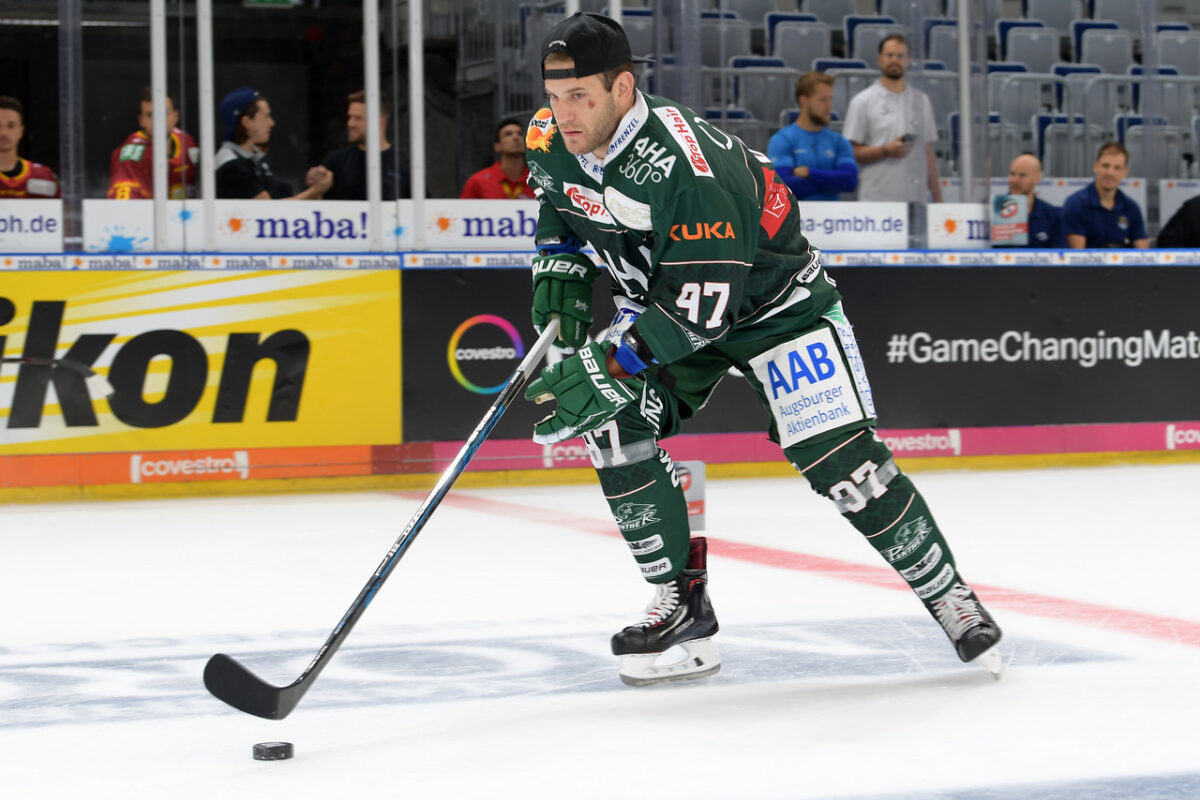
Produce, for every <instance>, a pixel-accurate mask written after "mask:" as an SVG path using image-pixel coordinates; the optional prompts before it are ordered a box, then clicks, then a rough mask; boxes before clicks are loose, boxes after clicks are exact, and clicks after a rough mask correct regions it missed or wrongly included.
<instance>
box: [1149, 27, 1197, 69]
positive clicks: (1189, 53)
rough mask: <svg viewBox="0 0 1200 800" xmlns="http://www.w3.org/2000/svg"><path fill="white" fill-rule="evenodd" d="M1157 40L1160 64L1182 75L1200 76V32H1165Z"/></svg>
mask: <svg viewBox="0 0 1200 800" xmlns="http://www.w3.org/2000/svg"><path fill="white" fill-rule="evenodd" d="M1157 40H1158V63H1159V64H1161V65H1163V66H1167V65H1169V66H1172V67H1175V68H1177V69H1178V70H1179V73H1180V74H1181V75H1200V32H1185V31H1164V32H1162V33H1160V34H1158V37H1157Z"/></svg>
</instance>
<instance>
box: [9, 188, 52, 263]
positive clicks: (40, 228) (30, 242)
mask: <svg viewBox="0 0 1200 800" xmlns="http://www.w3.org/2000/svg"><path fill="white" fill-rule="evenodd" d="M59 252H62V200H0V253H59Z"/></svg>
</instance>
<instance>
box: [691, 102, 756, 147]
mask: <svg viewBox="0 0 1200 800" xmlns="http://www.w3.org/2000/svg"><path fill="white" fill-rule="evenodd" d="M704 118H705V119H706V120H708V121H709V122H711V123H712V124H713V125H716V126H717V127H718V128H720V129H721V130H723V131H725V132H726V133H728V134H730V135H732V136H736V137H738V138H739V139H741V140H742V141H743V142H745V143H746V144H747V145H749V146H750V147H751V148H752V149H754V150H757V151H759V152H760V153H761V152H765V151H766V149H767V141H768V140H769V139H770V135H769V134H768V133H767V126H766V124H765V123H763V121H762V120H758V119H755V118H754V115H753V114H751V113H750V112H749V111H748V110H746V109H744V108H706V109H704Z"/></svg>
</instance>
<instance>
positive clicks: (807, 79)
mask: <svg viewBox="0 0 1200 800" xmlns="http://www.w3.org/2000/svg"><path fill="white" fill-rule="evenodd" d="M796 105H798V106H799V107H800V116H799V117H797V118H796V124H795V125H788V126H787V127H786V128H784V129H783V130H781V131H779V132H778V133H776V134H775V135H774V136H772V137H771V141H770V143H769V144H768V145H767V156H768V157H769V158H770V159H771V161H773V162H774V163H775V170H776V172H778V173H779V177H780V178H782V179H783V182H784V183H786V184H787V185H788V188H790V189H791V190H792V194H794V195H796V197H797V198H798V199H800V200H812V201H819V200H837V199H839V198H838V193H839V192H853V191H854V190H855V189H857V188H858V162H856V161H855V160H854V149H853V148H851V147H850V143H849V142H848V141H846V139H845V138H844V137H843V136H842V135H841V134H840V133H838V132H837V131H833V130H830V129H829V127H828V126H829V114H830V111H831V110H832V109H833V77H832V76H830V75H826V74H824V73H822V72H809V73H806V74H805V75H802V76H801V77H800V78H799V80H797V81H796Z"/></svg>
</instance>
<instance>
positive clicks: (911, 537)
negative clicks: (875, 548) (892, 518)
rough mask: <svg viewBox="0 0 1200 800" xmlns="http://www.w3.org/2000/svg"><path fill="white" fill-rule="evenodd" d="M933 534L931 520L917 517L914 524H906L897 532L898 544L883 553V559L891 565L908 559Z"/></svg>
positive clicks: (896, 540)
mask: <svg viewBox="0 0 1200 800" xmlns="http://www.w3.org/2000/svg"><path fill="white" fill-rule="evenodd" d="M932 532H933V528H932V527H931V526H930V524H929V520H927V519H925V517H917V518H916V519H914V520H913V521H912V522H906V523H904V525H902V526H901V527H900V530H898V531H896V539H895V542H896V544H895V545H893V546H892V547H889V548H887V549H886V550H884V551H883V557H884V558H886V559H887V560H888V563H889V564H895V563H896V562H897V561H899V560H900V559H902V558H907V557H908V556H911V555H912V554H913V553H915V552H917V548H919V547H920V546H921V545H922V544H923V543H924V542H925V539H926V538H927V537H928V536H929V534H930V533H932Z"/></svg>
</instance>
